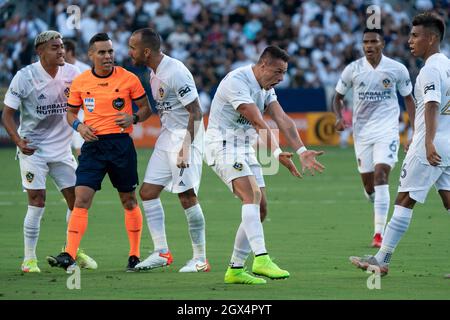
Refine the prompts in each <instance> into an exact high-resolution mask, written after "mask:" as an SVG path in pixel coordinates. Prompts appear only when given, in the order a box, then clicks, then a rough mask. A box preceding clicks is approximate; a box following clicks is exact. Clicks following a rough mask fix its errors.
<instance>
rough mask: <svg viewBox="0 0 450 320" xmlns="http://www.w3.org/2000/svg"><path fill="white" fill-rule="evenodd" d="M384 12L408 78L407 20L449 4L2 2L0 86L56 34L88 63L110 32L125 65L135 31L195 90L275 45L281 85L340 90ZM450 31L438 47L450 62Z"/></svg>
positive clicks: (354, 0)
mask: <svg viewBox="0 0 450 320" xmlns="http://www.w3.org/2000/svg"><path fill="white" fill-rule="evenodd" d="M71 4H74V5H78V6H79V7H80V9H81V20H80V26H81V28H80V29H79V30H77V29H70V28H68V27H67V24H66V21H67V16H68V14H67V12H66V10H67V7H68V6H69V5H71ZM372 4H375V5H379V6H380V7H381V14H382V15H381V24H382V28H383V30H384V32H385V39H386V48H385V51H384V53H385V55H387V56H390V57H393V58H395V59H397V60H398V61H400V62H403V63H404V64H405V65H406V67H407V68H408V69H409V71H410V73H411V77H412V79H414V78H415V77H416V75H417V72H418V70H419V67H420V64H419V62H418V61H416V60H415V59H414V58H413V57H412V56H411V54H410V53H409V49H408V44H407V40H408V34H409V30H410V20H411V17H412V16H413V15H414V14H415V13H417V12H420V11H425V10H434V11H436V12H438V13H439V14H440V15H442V16H443V17H444V19H445V20H444V21H446V22H447V27H450V22H449V16H450V0H440V1H439V0H412V1H411V0H410V1H376V0H375V1H364V0H351V1H350V0H319V1H310V0H306V1H304V0H303V1H302V0H272V1H269V0H265V1H263V0H252V1H250V0H160V1H154V0H135V1H120V0H90V1H88V0H74V1H72V0H53V1H42V0H35V1H32V2H31V1H5V0H0V13H1V15H0V36H1V37H0V39H1V40H0V41H1V43H0V86H7V85H8V84H9V81H10V80H11V79H12V77H13V75H14V74H15V73H16V71H17V70H18V69H20V68H21V67H23V66H25V65H27V64H29V63H30V62H32V61H34V60H35V59H36V57H35V56H34V50H33V40H34V38H35V36H36V35H37V34H38V33H39V32H41V31H44V30H47V29H54V30H58V31H59V32H61V33H62V35H63V36H64V37H65V38H73V39H75V40H76V41H77V43H78V46H79V48H78V51H77V55H78V57H79V60H82V61H84V62H87V63H89V61H88V59H87V56H86V51H87V50H86V49H87V43H88V42H89V39H90V38H91V37H92V36H93V35H94V34H95V33H97V32H108V34H109V35H110V37H112V39H113V42H114V48H115V51H116V62H117V64H119V65H123V66H125V67H130V65H131V63H130V60H129V58H128V56H127V51H128V45H127V44H128V38H129V36H130V34H131V32H132V31H133V30H135V29H138V28H143V27H153V28H155V29H156V30H158V31H159V33H160V34H161V36H162V38H163V40H164V43H165V47H164V52H165V53H167V54H168V55H170V56H172V57H174V58H177V59H180V60H182V61H183V62H185V63H186V65H187V66H188V68H189V69H190V70H191V71H192V73H193V74H194V76H195V78H196V83H197V86H198V87H199V89H201V90H202V91H203V92H210V90H211V89H213V88H214V87H215V86H217V84H218V82H219V81H220V80H221V79H222V78H223V76H224V75H225V74H226V73H228V72H229V71H230V70H232V69H235V68H237V67H239V66H242V65H245V64H248V63H251V62H254V61H255V60H256V59H257V57H258V54H259V53H260V52H261V51H262V49H263V48H264V47H265V46H267V45H269V44H276V45H279V46H281V47H282V48H284V49H286V50H287V51H288V52H289V54H290V55H291V56H292V58H291V62H290V64H289V70H288V74H287V75H286V77H285V80H284V81H283V82H282V83H281V84H280V85H279V86H278V87H279V88H299V87H302V88H317V87H327V86H333V87H334V85H335V84H336V82H337V80H338V78H339V76H340V73H341V71H342V70H343V68H344V67H345V66H346V65H347V64H348V63H349V62H351V61H352V60H354V59H356V58H358V57H360V56H362V50H361V49H362V48H361V44H362V41H361V40H362V31H363V29H364V27H365V22H366V18H367V15H366V9H367V7H368V6H369V5H372ZM449 39H450V36H449V33H447V35H446V39H445V40H444V41H443V47H442V50H443V51H444V52H445V53H446V54H447V56H450V45H449Z"/></svg>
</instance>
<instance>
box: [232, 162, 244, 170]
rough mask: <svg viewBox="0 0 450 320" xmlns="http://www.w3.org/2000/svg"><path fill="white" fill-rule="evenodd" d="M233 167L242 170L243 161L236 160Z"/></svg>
mask: <svg viewBox="0 0 450 320" xmlns="http://www.w3.org/2000/svg"><path fill="white" fill-rule="evenodd" d="M233 168H235V169H236V170H237V171H242V163H240V162H235V163H234V164H233Z"/></svg>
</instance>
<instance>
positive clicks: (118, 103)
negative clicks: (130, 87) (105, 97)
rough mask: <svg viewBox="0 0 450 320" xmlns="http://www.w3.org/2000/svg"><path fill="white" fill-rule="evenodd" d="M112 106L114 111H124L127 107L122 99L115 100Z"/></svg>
mask: <svg viewBox="0 0 450 320" xmlns="http://www.w3.org/2000/svg"><path fill="white" fill-rule="evenodd" d="M112 106H113V108H114V109H116V110H119V111H120V110H122V109H123V107H125V100H123V99H122V98H117V99H114V100H113V102H112Z"/></svg>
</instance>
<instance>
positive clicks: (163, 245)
mask: <svg viewBox="0 0 450 320" xmlns="http://www.w3.org/2000/svg"><path fill="white" fill-rule="evenodd" d="M142 205H143V207H144V211H145V218H146V219H147V226H148V230H149V231H150V235H151V236H152V239H153V246H154V250H155V251H168V250H169V247H168V245H167V239H166V228H165V225H164V209H163V207H162V204H161V200H160V199H159V198H158V199H153V200H147V201H142Z"/></svg>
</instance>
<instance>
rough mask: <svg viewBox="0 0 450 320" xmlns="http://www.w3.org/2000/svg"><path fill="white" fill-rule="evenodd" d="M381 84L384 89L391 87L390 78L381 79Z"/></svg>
mask: <svg viewBox="0 0 450 320" xmlns="http://www.w3.org/2000/svg"><path fill="white" fill-rule="evenodd" d="M383 86H384V88H385V89H387V88H390V87H391V80H389V79H388V78H386V79H384V80H383Z"/></svg>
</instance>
